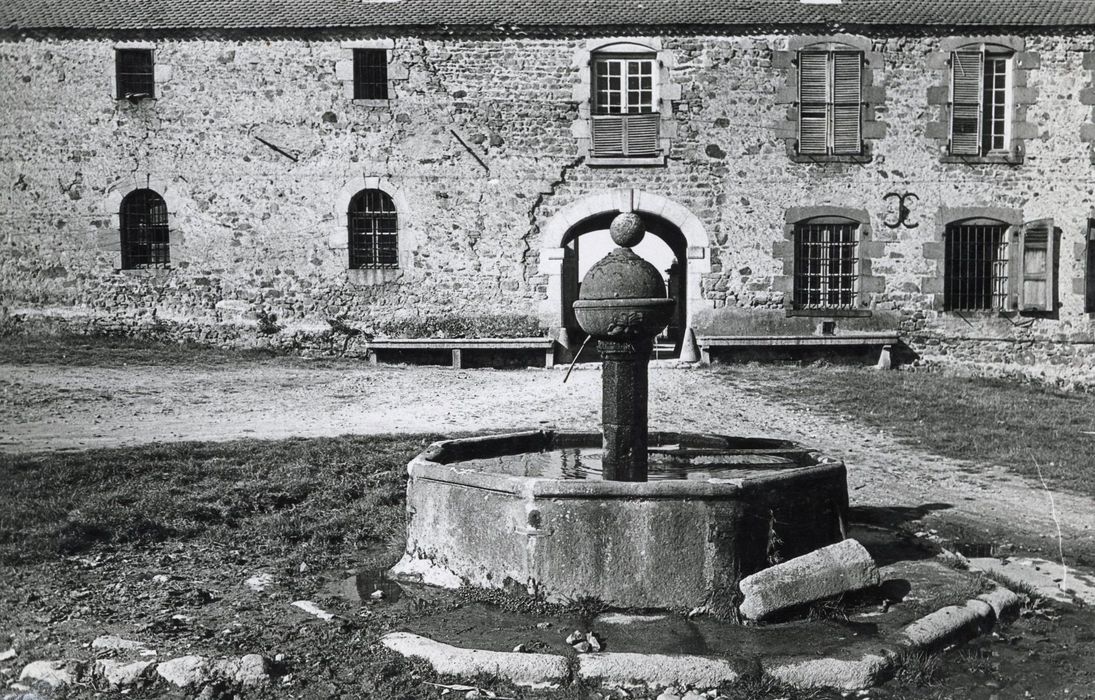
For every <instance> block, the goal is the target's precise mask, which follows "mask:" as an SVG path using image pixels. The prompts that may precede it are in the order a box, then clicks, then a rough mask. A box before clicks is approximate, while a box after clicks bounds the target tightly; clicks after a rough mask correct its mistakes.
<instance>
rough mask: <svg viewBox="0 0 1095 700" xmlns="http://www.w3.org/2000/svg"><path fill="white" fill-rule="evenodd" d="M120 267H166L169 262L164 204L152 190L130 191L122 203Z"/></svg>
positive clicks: (165, 207)
mask: <svg viewBox="0 0 1095 700" xmlns="http://www.w3.org/2000/svg"><path fill="white" fill-rule="evenodd" d="M119 218H120V219H121V225H122V231H121V234H122V268H123V269H126V270H130V269H134V268H139V267H151V266H156V265H167V264H168V263H170V262H171V246H170V234H169V232H168V228H167V203H166V202H164V200H163V197H161V196H160V195H158V194H157V193H156V192H154V191H152V190H134V191H133V192H130V193H129V194H128V195H126V198H125V199H124V200H122V208H121V211H120V212H119Z"/></svg>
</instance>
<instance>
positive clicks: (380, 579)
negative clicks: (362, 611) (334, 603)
mask: <svg viewBox="0 0 1095 700" xmlns="http://www.w3.org/2000/svg"><path fill="white" fill-rule="evenodd" d="M387 572H388V568H387V567H385V568H382V569H366V570H364V571H359V572H357V573H356V574H353V575H352V576H348V577H346V578H344V579H342V580H341V581H335V582H334V583H332V584H331V585H329V586H328V592H329V593H332V594H333V595H336V596H338V597H340V598H345V599H346V600H349V601H351V602H353V603H361V604H371V603H394V602H395V601H397V600H399V599H400V598H402V597H403V595H404V593H405V591H404V590H403V587H402V586H400V585H399V584H398V583H396V582H395V581H392V580H391V579H389V578H388V577H387V575H386V574H387Z"/></svg>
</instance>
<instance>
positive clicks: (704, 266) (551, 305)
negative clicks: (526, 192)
mask: <svg viewBox="0 0 1095 700" xmlns="http://www.w3.org/2000/svg"><path fill="white" fill-rule="evenodd" d="M629 211H632V212H635V213H637V214H639V215H640V216H641V217H642V219H643V222H644V223H645V224H646V229H647V232H648V234H647V237H648V238H651V239H654V240H656V242H657V244H658V245H662V246H665V247H666V248H668V251H669V255H671V262H670V264H669V267H668V269H667V268H666V267H665V266H664V265H659V264H658V263H657V261H655V264H656V265H657V266H658V267H659V269H661V270H662V272H663V273H665V274H666V277H667V279H668V282H669V285H668V286H669V295H670V296H671V297H673V298H674V299H677V300H678V302H677V307H676V313H675V314H674V318H673V320H672V322H671V323H672V331H671V333H672V337H673V339H674V341H675V343H676V344H677V345H678V346H679V340H680V338H682V337H684V336H686V335H687V333H688V330H689V329H691V328H692V327H693V322H694V321H695V320H696V319H697V316H698V315H699V314H702V313H703V312H705V311H706V310H709V309H711V308H713V304H712V302H711V301H709V300H707V299H704V298H703V295H702V293H701V288H702V280H703V276H704V275H706V274H708V273H710V272H711V252H710V242H709V239H708V237H707V231H706V230H705V229H704V226H703V224H702V223H701V222H700V220H699V219H698V218H696V216H695V215H694V214H693V213H692V212H691V211H689V210H688V208H687V207H684V206H682V205H680V204H678V203H677V202H674V201H673V200H671V199H669V198H667V197H664V196H662V195H659V194H654V193H653V192H645V191H643V190H639V189H618V190H608V191H603V192H599V193H596V194H590V195H586V196H584V197H581V198H580V199H578V200H576V201H574V202H572V203H570V204H568V205H566V206H565V207H563V208H562V209H560V210H559V211H558V212H557V213H556V214H555V215H554V216H552V217H551V218H550V219H549V220H548V221H547V222H546V224H545V225H544V227H543V229H542V232H541V238H540V273H541V274H543V275H544V276H545V281H546V291H547V295H546V298H545V299H544V301H543V306H542V307H541V314H540V315H541V318H542V319H543V321H544V323H545V324H547V325H548V326H549V327H552V328H556V329H558V334H557V337H558V339H559V340H560V341H561V342H563V344H564V345H566V346H568V347H569V348H570V349H571V351H575V350H577V345H578V343H580V342H581V339H582V338H581V333H580V331H579V330H578V325H577V323H576V322H575V319H574V311H573V309H572V307H571V304H572V303H573V301H574V299H576V298H577V294H578V284H579V282H580V280H581V276H580V274H579V269H580V268H585V267H587V266H588V265H587V264H582V262H581V258H582V252H583V247H584V248H585V252H586V254H587V255H586V257H587V263H588V264H592V262H593V260H590V259H589V258H592V257H593V255H592V254H590V250H589V249H590V247H591V245H590V244H591V242H593V241H594V240H595V238H596V236H597V235H599V234H597V233H595V232H598V231H604V230H606V229H607V228H608V227H609V224H610V223H611V222H612V219H613V218H615V217H616V215H617V214H620V213H621V212H629ZM669 255H667V256H666V257H665V258H664V260H670V257H669ZM674 263H675V264H674ZM572 332H576V333H577V337H572V336H571V333H572Z"/></svg>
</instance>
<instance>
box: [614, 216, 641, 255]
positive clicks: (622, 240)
mask: <svg viewBox="0 0 1095 700" xmlns="http://www.w3.org/2000/svg"><path fill="white" fill-rule="evenodd" d="M608 232H609V234H610V235H611V236H612V241H613V242H614V243H615V244H616V245H618V246H621V247H623V248H631V247H634V246H637V245H638V244H639V241H641V240H642V239H643V236H645V235H646V229H644V228H643V220H642V219H641V218H640V217H639V215H638V214H636V213H635V212H633V211H627V212H624V213H623V214H619V215H617V216H616V218H615V219H613V220H612V225H611V226H609V227H608Z"/></svg>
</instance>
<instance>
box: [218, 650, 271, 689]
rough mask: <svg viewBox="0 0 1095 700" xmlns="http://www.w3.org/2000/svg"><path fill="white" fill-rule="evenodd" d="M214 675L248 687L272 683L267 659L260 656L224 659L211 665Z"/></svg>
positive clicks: (250, 655) (252, 655) (248, 655)
mask: <svg viewBox="0 0 1095 700" xmlns="http://www.w3.org/2000/svg"><path fill="white" fill-rule="evenodd" d="M210 670H211V672H212V674H213V675H216V676H219V677H221V678H224V679H225V680H227V681H229V682H231V683H233V684H235V685H242V686H246V687H253V686H258V685H263V684H265V683H268V682H270V672H269V671H268V670H267V668H266V659H265V658H263V657H262V656H261V655H259V654H247V655H246V656H242V657H240V658H238V659H223V660H220V661H214V662H212V663H211V664H210Z"/></svg>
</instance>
